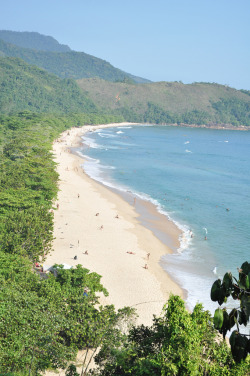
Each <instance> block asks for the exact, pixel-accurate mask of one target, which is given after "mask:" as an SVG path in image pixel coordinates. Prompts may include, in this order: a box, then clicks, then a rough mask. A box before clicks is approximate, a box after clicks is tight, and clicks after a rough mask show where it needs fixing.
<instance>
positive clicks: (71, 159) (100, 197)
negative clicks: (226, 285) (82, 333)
mask: <svg viewBox="0 0 250 376" xmlns="http://www.w3.org/2000/svg"><path fill="white" fill-rule="evenodd" d="M121 125H122V126H124V125H128V124H127V123H122V124H109V125H99V126H84V127H81V128H72V129H71V130H69V131H65V132H64V133H63V134H62V135H61V136H60V138H59V139H58V140H56V141H55V142H54V145H53V153H54V158H55V161H56V162H57V164H58V167H57V171H58V173H59V189H60V190H59V194H58V200H57V201H56V203H55V206H57V205H58V208H57V209H56V210H55V211H54V218H55V227H54V237H55V240H54V244H53V248H54V251H53V252H52V253H51V254H50V255H48V257H47V259H46V262H45V264H49V265H53V264H55V263H57V264H61V263H66V264H68V265H72V266H73V267H74V266H75V265H77V264H81V265H82V266H83V267H86V268H87V269H89V270H90V271H94V272H97V273H98V274H100V275H101V276H102V279H101V281H102V283H103V285H104V286H105V287H106V289H107V290H108V292H109V296H108V297H107V298H103V299H104V300H103V301H102V303H105V304H114V305H115V307H116V308H117V309H118V308H121V307H124V306H132V307H135V308H136V309H137V313H138V315H139V317H138V321H137V323H138V324H142V323H143V324H145V325H150V324H151V323H152V318H153V315H154V314H155V315H159V314H160V312H161V310H162V307H163V305H164V304H165V303H166V301H167V300H168V297H169V295H170V293H173V294H179V295H181V296H183V292H182V290H181V288H180V287H179V286H178V285H177V284H176V283H174V282H173V281H172V279H171V278H170V277H169V276H168V274H167V273H166V272H165V271H164V270H163V269H162V267H161V266H160V259H161V257H162V256H163V255H164V254H166V253H169V252H171V249H170V248H169V247H168V246H167V245H166V244H164V243H163V242H161V241H160V240H159V239H158V238H157V237H156V236H155V235H154V234H153V232H152V231H151V229H150V226H145V225H142V224H141V221H140V220H139V214H138V213H137V211H136V206H137V202H134V203H132V205H131V204H129V203H128V202H126V200H124V199H123V198H122V197H121V196H119V195H118V194H116V193H114V192H113V191H111V190H110V189H107V188H106V187H105V186H103V185H102V184H99V183H97V182H96V181H94V180H92V179H90V178H89V177H88V176H87V175H86V174H85V172H84V170H83V168H82V166H84V160H83V159H82V158H80V157H79V156H77V155H75V154H74V153H72V152H71V150H70V148H74V147H76V146H79V144H80V143H81V138H80V137H81V136H82V135H83V134H84V133H85V132H88V131H92V130H94V129H97V128H105V127H113V126H121ZM138 205H139V203H138ZM140 205H143V203H140ZM145 205H147V204H146V203H145ZM145 208H146V206H145ZM147 210H148V212H149V211H150V210H151V211H152V210H153V208H151V207H148V208H147ZM153 221H154V222H155V220H153V219H152V221H151V222H153ZM158 221H159V228H160V226H162V222H163V221H165V223H164V231H165V232H166V233H167V234H168V237H169V238H171V239H172V244H175V245H177V243H178V236H179V235H180V232H179V230H178V229H177V228H176V227H175V226H174V225H173V223H172V222H170V221H168V220H167V218H165V217H164V216H162V217H159V219H158ZM149 222H150V219H149ZM155 226H157V224H155ZM162 227H163V226H162ZM86 251H87V253H88V254H85V252H86ZM148 254H150V255H148ZM75 256H77V260H75V259H74V257H75ZM145 265H147V268H145Z"/></svg>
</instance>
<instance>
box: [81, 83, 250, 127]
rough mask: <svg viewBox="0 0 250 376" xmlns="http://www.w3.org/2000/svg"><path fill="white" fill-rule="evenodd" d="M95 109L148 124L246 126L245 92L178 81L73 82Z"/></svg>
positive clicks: (249, 106) (249, 121)
mask: <svg viewBox="0 0 250 376" xmlns="http://www.w3.org/2000/svg"><path fill="white" fill-rule="evenodd" d="M77 82H78V84H79V86H80V87H81V88H82V90H83V91H84V92H85V93H86V94H87V95H88V97H89V98H91V99H92V100H93V102H94V103H95V104H96V105H97V106H98V107H99V108H105V109H106V110H107V109H109V110H110V111H114V113H116V114H122V115H123V117H124V118H125V119H126V120H127V121H134V122H139V123H151V124H176V125H185V124H187V125H189V124H190V125H198V126H202V125H206V126H225V127H229V126H231V127H240V126H246V127H248V126H250V97H249V95H248V92H245V91H243V90H235V89H232V88H230V87H228V86H223V85H218V84H215V83H214V84H209V83H202V82H200V83H198V82H197V83H193V84H189V85H188V84H186V85H185V84H183V83H181V82H155V83H147V84H137V85H132V84H129V83H124V82H123V83H119V82H116V83H114V82H107V81H104V80H101V79H98V78H91V79H81V80H78V81H77Z"/></svg>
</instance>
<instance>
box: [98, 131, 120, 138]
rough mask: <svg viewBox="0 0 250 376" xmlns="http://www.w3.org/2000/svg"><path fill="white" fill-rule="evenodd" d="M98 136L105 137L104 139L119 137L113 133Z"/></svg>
mask: <svg viewBox="0 0 250 376" xmlns="http://www.w3.org/2000/svg"><path fill="white" fill-rule="evenodd" d="M97 134H98V136H100V137H103V138H114V137H117V136H116V135H115V134H111V133H103V132H98V133H97Z"/></svg>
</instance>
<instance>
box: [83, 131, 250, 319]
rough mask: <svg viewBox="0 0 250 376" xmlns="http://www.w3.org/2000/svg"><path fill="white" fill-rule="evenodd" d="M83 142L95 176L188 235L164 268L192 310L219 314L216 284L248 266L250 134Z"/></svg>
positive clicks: (142, 134) (144, 134) (120, 135)
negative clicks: (213, 292)
mask: <svg viewBox="0 0 250 376" xmlns="http://www.w3.org/2000/svg"><path fill="white" fill-rule="evenodd" d="M84 143H85V145H88V147H87V148H86V147H84V148H83V149H82V150H81V152H82V154H84V155H85V156H86V157H87V162H86V163H85V165H84V168H85V171H86V172H87V173H88V174H89V175H90V176H91V177H92V178H95V179H96V180H99V181H101V182H103V183H104V184H107V185H109V186H113V187H116V188H119V189H120V190H123V191H127V190H129V191H132V192H134V194H138V195H140V196H141V197H144V198H145V199H148V200H151V201H152V202H154V203H155V204H156V205H157V207H158V210H160V211H161V212H163V213H165V214H166V215H167V216H169V217H170V218H171V219H172V220H173V221H174V222H175V223H176V224H177V225H178V226H179V227H180V228H181V229H182V230H183V232H184V236H183V238H182V239H181V248H180V249H179V250H178V253H176V254H172V255H167V256H165V257H164V258H163V260H161V264H162V266H163V267H164V268H165V269H166V270H167V271H168V273H169V274H170V275H171V276H172V277H173V279H175V280H176V281H177V282H178V283H179V284H180V285H181V286H182V287H184V288H185V289H186V290H187V292H188V296H187V304H188V307H189V308H193V306H194V305H195V303H196V302H198V301H199V302H201V303H203V305H204V307H205V308H206V309H210V310H211V311H212V312H213V310H214V309H215V308H216V307H217V304H214V303H212V302H211V301H210V289H211V285H212V283H213V281H214V280H215V279H217V278H219V277H223V275H224V273H225V272H226V271H228V270H230V271H232V273H233V275H235V276H236V277H237V275H238V273H237V267H240V266H241V264H242V263H243V262H244V261H249V254H250V252H249V243H250V231H249V230H250V173H249V172H250V132H243V131H229V130H213V129H203V128H202V129H201V128H184V127H170V126H133V127H121V128H117V127H116V128H108V129H103V130H98V131H95V132H92V133H88V134H87V136H85V137H84ZM191 234H193V237H191V236H190V235H191ZM205 237H207V240H205Z"/></svg>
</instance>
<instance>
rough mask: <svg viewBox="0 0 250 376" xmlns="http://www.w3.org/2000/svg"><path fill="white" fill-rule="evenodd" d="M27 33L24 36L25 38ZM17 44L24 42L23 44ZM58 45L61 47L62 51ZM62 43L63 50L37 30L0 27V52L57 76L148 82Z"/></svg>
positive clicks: (54, 41)
mask: <svg viewBox="0 0 250 376" xmlns="http://www.w3.org/2000/svg"><path fill="white" fill-rule="evenodd" d="M12 33H14V34H12ZM1 35H2V38H1ZM27 35H28V36H29V37H28V38H26V36H27ZM32 36H34V38H35V42H34V41H33V40H32ZM38 41H39V43H38ZM11 42H12V43H11ZM13 42H16V43H18V44H19V45H17V44H14V43H13ZM46 43H49V47H46ZM35 44H37V45H38V46H45V47H46V48H47V49H45V47H44V48H43V49H38V47H36V48H34V45H35ZM21 45H25V47H22V46H21ZM28 46H31V47H32V48H30V47H28ZM60 46H62V47H63V48H62V51H61V50H60V48H61V47H60ZM66 47H67V48H68V49H69V50H65V45H61V44H60V43H59V42H57V41H56V40H55V39H54V38H53V37H47V36H44V35H42V34H39V33H35V32H30V33H29V32H20V34H19V32H8V31H3V30H2V31H1V30H0V55H4V56H9V57H17V58H21V59H23V60H24V61H26V63H28V64H33V65H36V66H38V67H40V68H43V69H45V70H47V71H48V72H50V73H53V74H55V75H57V76H58V77H60V78H73V79H80V78H88V77H100V78H102V79H105V80H108V81H130V82H131V83H132V82H133V83H137V82H138V83H143V82H150V81H149V80H146V79H144V78H142V77H137V76H135V75H132V74H130V73H126V72H124V71H122V70H120V69H118V68H115V67H113V66H112V65H111V64H110V63H109V62H107V61H105V60H102V59H99V58H97V57H95V56H92V55H89V54H86V53H85V52H77V51H73V50H71V49H70V48H69V47H68V46H66ZM40 48H42V47H40Z"/></svg>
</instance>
